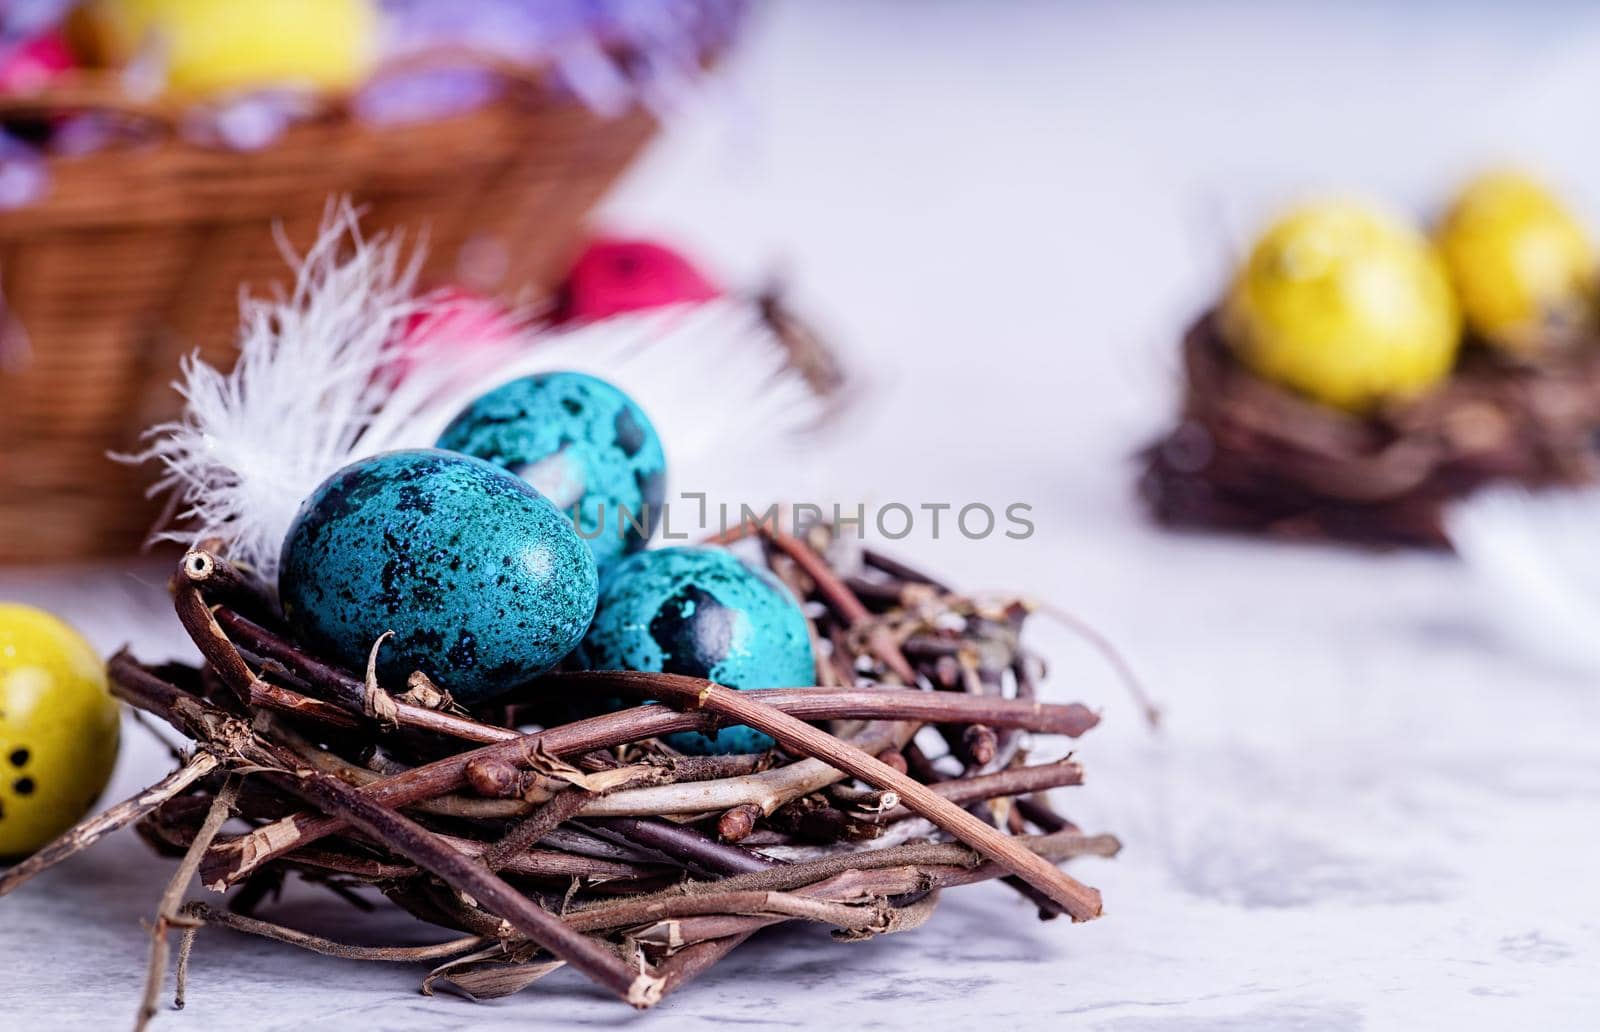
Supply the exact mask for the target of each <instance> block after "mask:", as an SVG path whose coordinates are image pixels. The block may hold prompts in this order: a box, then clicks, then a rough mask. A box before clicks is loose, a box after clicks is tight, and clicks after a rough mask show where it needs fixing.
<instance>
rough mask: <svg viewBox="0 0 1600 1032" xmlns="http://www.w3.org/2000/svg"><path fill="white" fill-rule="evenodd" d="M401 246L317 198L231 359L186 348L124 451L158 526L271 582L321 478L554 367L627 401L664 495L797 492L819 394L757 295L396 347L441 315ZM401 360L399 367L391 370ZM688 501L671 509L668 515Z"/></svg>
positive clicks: (414, 438) (425, 437) (759, 502)
mask: <svg viewBox="0 0 1600 1032" xmlns="http://www.w3.org/2000/svg"><path fill="white" fill-rule="evenodd" d="M403 251H404V248H403V244H402V241H401V240H400V239H399V238H397V237H386V236H375V237H372V238H364V237H363V236H362V235H361V233H360V230H359V226H358V220H357V215H356V212H355V211H354V210H353V209H352V208H351V207H350V206H349V205H348V204H342V205H338V206H335V207H333V208H331V209H330V213H329V217H328V219H327V220H326V222H325V224H324V226H323V230H322V233H321V235H320V236H319V238H318V240H317V242H316V244H315V245H314V246H313V247H312V248H311V250H310V251H309V252H308V253H307V254H306V255H305V256H304V258H296V257H294V256H293V255H292V254H289V255H288V257H289V260H290V263H291V265H292V266H293V268H294V269H295V272H296V284H295V288H294V291H293V293H292V294H290V295H288V296H286V297H276V298H273V299H268V300H250V299H246V300H245V301H243V302H242V329H241V333H240V339H239V358H238V361H237V363H236V364H235V366H234V368H233V369H232V371H230V372H227V373H223V372H221V371H219V370H217V369H215V368H213V367H211V366H209V365H207V364H206V363H205V362H203V361H201V360H200V359H199V358H198V357H197V356H190V357H189V358H188V359H186V360H185V361H184V363H183V366H182V376H181V379H180V381H179V382H178V383H177V384H175V386H176V388H177V389H178V391H179V392H180V393H181V394H182V395H183V397H184V399H185V402H186V405H185V410H184V413H183V415H182V416H181V417H180V418H179V419H177V420H176V421H173V422H170V423H164V424H161V425H159V426H156V427H153V428H151V429H150V430H149V431H148V432H147V434H146V437H147V440H148V441H149V446H148V447H147V448H146V449H145V450H144V451H143V452H141V453H139V454H137V455H133V456H123V457H121V458H124V459H125V460H126V461H132V462H147V461H153V462H157V463H159V464H160V465H161V466H162V469H163V473H162V475H161V477H160V479H159V480H158V481H157V482H156V484H155V485H154V487H153V488H152V494H162V495H166V496H168V499H169V505H168V512H169V514H170V515H171V524H172V525H170V526H165V527H162V528H158V532H157V534H156V537H158V538H164V539H170V540H178V541H183V542H193V541H199V540H203V539H207V538H217V539H220V540H221V541H222V543H223V547H224V548H225V549H226V551H227V553H228V554H229V555H230V556H231V557H233V558H234V559H235V561H238V562H241V563H245V564H248V565H249V566H251V567H253V568H255V569H256V570H257V571H258V573H259V574H260V575H261V576H262V577H264V578H266V579H268V580H269V581H270V580H272V579H274V578H275V577H276V575H277V565H278V552H279V549H280V547H281V545H282V542H283V538H284V535H285V534H286V533H287V532H288V528H289V524H290V523H291V522H292V521H293V519H294V514H295V512H296V510H297V509H298V507H299V505H300V503H301V501H302V500H303V499H305V498H306V497H307V496H308V495H310V493H311V492H312V491H313V490H314V489H315V488H316V486H317V485H318V484H320V483H321V482H322V481H323V480H324V479H326V478H327V477H328V476H329V475H330V474H332V473H333V472H335V471H336V470H338V469H340V468H341V467H343V466H345V465H348V464H349V463H351V462H353V461H355V460H356V459H359V458H363V457H366V456H369V455H374V454H377V453H379V452H383V451H390V450H393V449H396V448H408V447H430V446H432V444H433V442H434V441H435V440H437V438H438V435H439V433H440V431H441V430H443V428H444V426H445V424H446V423H448V422H449V420H450V419H451V418H452V417H453V416H454V415H455V414H456V413H458V412H459V411H460V410H461V409H462V408H464V407H465V406H466V405H467V404H468V403H469V402H471V401H472V400H473V399H474V398H476V397H477V396H478V395H480V394H482V393H483V392H485V391H487V390H489V389H491V388H492V387H495V386H497V385H498V384H501V383H504V382H506V381H507V380H510V379H513V378H515V377H518V376H523V375H527V374H530V373H536V372H541V371H553V370H573V371H578V372H586V373H590V374H592V375H595V376H599V377H601V378H602V379H605V380H608V381H610V382H612V383H614V384H615V385H617V386H618V387H620V388H621V389H622V390H624V391H626V392H628V393H629V394H631V395H632V396H633V397H634V398H635V399H636V400H637V401H638V402H639V404H640V405H641V406H642V407H643V408H644V410H645V411H646V412H647V413H648V414H649V415H650V418H651V421H652V422H653V423H654V424H655V426H656V429H657V431H658V432H659V433H660V435H661V437H662V440H663V443H664V445H665V447H666V449H667V453H668V469H669V475H670V477H671V482H672V485H673V486H672V487H671V488H670V489H669V490H670V492H672V493H671V494H669V498H668V500H669V502H672V501H674V495H675V494H676V492H679V491H693V492H705V493H706V494H707V495H708V496H709V499H710V502H711V504H712V505H713V506H715V505H716V503H717V501H719V500H723V501H729V502H731V503H732V504H733V511H734V513H735V514H737V512H738V504H739V503H740V502H748V503H749V504H751V505H752V506H758V507H759V506H764V505H765V504H766V503H767V502H768V501H769V500H770V499H771V498H773V497H778V493H779V492H780V491H782V489H783V488H784V487H785V486H787V487H788V488H789V490H790V491H793V490H794V489H795V487H796V480H795V478H794V475H795V469H796V467H797V466H798V464H800V463H801V461H802V460H801V458H800V454H801V452H800V449H799V447H798V441H799V438H800V436H801V435H802V434H804V433H805V432H806V431H807V429H808V428H810V427H812V426H814V425H815V424H816V422H817V421H818V419H819V417H820V416H821V414H822V412H823V409H824V405H823V402H822V401H821V400H820V399H819V398H817V397H816V396H815V395H814V394H813V393H812V392H811V391H810V389H809V388H808V387H807V386H806V384H805V382H804V380H803V378H802V377H800V375H799V374H798V373H795V372H794V371H793V370H791V369H790V368H789V366H788V365H787V362H786V359H785V356H784V353H783V351H782V349H781V347H780V346H779V345H778V343H777V342H776V341H773V340H771V339H765V338H770V333H769V332H768V331H767V330H766V329H765V327H764V324H762V323H761V321H760V319H759V316H758V313H757V312H756V310H755V308H754V306H752V305H750V304H748V303H745V302H739V301H725V302H715V303H711V304H707V305H701V306H696V307H692V308H674V309H662V310H658V311H655V312H649V313H644V314H640V315H633V316H625V317H619V318H615V319H609V320H605V321H603V322H599V323H594V324H590V325H587V326H582V327H578V328H576V329H571V330H565V331H561V332H544V333H540V334H538V335H537V336H535V335H533V334H532V333H529V332H525V331H521V332H513V333H508V334H506V335H505V337H504V339H501V340H492V341H481V340H480V341H459V340H450V339H446V338H445V336H443V335H440V334H433V335H429V334H426V333H424V334H422V336H424V337H428V338H429V339H428V342H427V344H426V345H425V346H424V347H422V348H421V349H420V350H418V349H417V348H416V347H415V346H414V345H411V346H407V347H406V348H405V350H404V352H402V351H401V350H400V348H401V346H402V345H401V341H402V339H403V337H404V334H402V332H401V329H402V327H403V326H404V325H405V323H406V321H407V320H410V319H413V318H415V317H417V314H418V313H419V312H420V313H422V316H421V317H422V318H423V319H424V320H427V319H428V318H429V317H430V313H432V312H436V311H438V310H437V309H435V308H430V302H429V300H428V299H421V300H418V299H415V298H414V296H413V289H414V285H415V280H416V273H417V268H418V257H419V255H418V254H417V253H415V252H414V253H413V254H412V256H411V258H410V259H409V260H406V259H404V258H403ZM286 253H287V252H286ZM424 324H425V325H426V322H425V323H424ZM439 325H445V326H447V325H449V321H448V320H446V319H443V318H441V319H440V321H439ZM402 356H403V361H400V362H397V359H401V358H402ZM398 367H404V368H406V369H408V372H407V373H406V374H405V375H404V376H403V377H396V376H395V375H393V370H394V369H395V368H398ZM690 507H691V509H697V506H694V505H691V506H690ZM694 515H698V513H697V512H691V513H685V514H682V516H680V515H677V514H675V516H674V527H675V528H677V527H683V526H684V524H685V522H686V521H685V519H684V518H683V517H684V516H694Z"/></svg>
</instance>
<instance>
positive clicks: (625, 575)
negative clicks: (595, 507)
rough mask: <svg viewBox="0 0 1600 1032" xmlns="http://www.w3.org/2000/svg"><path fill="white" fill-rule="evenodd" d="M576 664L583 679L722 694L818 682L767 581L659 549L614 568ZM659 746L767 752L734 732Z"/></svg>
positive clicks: (690, 552)
mask: <svg viewBox="0 0 1600 1032" xmlns="http://www.w3.org/2000/svg"><path fill="white" fill-rule="evenodd" d="M576 655H577V659H578V661H579V662H580V663H581V664H583V665H584V666H585V667H587V668H589V669H591V670H645V671H658V672H665V673H670V674H686V675H688V676H691V677H704V678H707V679H709V680H712V681H715V682H717V683H718V684H722V685H726V686H727V687H729V688H796V687H804V686H806V685H810V684H814V683H815V678H816V665H815V663H814V661H813V659H812V653H811V637H810V634H809V633H808V632H807V628H806V620H805V614H804V613H802V612H801V611H800V606H799V603H797V602H796V601H795V599H794V597H793V596H792V595H790V594H789V592H788V590H787V589H786V588H784V586H783V585H782V584H781V583H779V582H778V581H777V579H776V578H774V577H773V576H772V575H771V574H770V573H768V572H766V571H764V570H758V569H755V568H752V567H750V566H747V565H745V564H744V563H743V562H741V561H740V560H739V558H738V557H737V556H735V555H734V554H733V553H731V552H728V551H725V550H723V549H719V548H661V549H656V550H654V551H649V552H641V553H639V554H637V555H633V556H630V557H628V558H627V559H624V560H623V561H621V562H620V563H618V564H617V565H616V566H614V567H612V568H611V569H610V570H608V571H607V572H606V576H605V579H604V583H603V584H602V585H601V591H600V602H599V604H598V605H597V606H596V609H595V618H594V622H593V624H592V625H591V626H590V628H589V633H588V635H587V636H586V637H585V638H584V640H583V644H582V645H581V646H580V647H579V649H578V652H577V654H576ZM666 740H667V742H668V743H669V744H671V745H672V746H673V747H674V748H677V749H679V750H682V751H683V752H690V753H748V752H760V751H762V750H764V749H770V748H772V746H773V741H772V739H771V738H770V737H768V736H767V735H765V734H763V733H761V732H759V731H756V730H755V729H753V728H750V727H746V726H744V725H742V724H741V725H736V726H733V727H728V728H723V729H721V730H719V731H718V732H717V734H716V737H715V738H711V737H708V736H706V735H703V734H700V733H699V732H684V733H681V734H674V735H669V736H667V739H666Z"/></svg>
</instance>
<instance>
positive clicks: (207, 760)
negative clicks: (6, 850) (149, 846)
mask: <svg viewBox="0 0 1600 1032" xmlns="http://www.w3.org/2000/svg"><path fill="white" fill-rule="evenodd" d="M218 765H219V761H218V760H217V758H216V757H215V756H213V755H212V754H210V753H207V752H200V753H196V754H195V755H194V756H193V757H192V758H191V759H190V760H189V762H187V763H185V764H184V765H183V766H181V767H179V768H178V769H177V770H175V771H173V772H172V773H171V774H168V775H167V776H166V777H164V778H162V779H161V780H160V781H158V782H156V783H155V784H153V785H151V786H150V787H149V788H147V789H145V790H144V791H142V792H140V793H138V794H137V795H135V796H133V797H132V798H130V799H125V800H123V801H122V802H120V803H118V804H117V805H116V806H113V807H111V808H110V809H108V810H106V811H105V812H103V813H99V814H94V815H92V816H90V817H88V818H85V819H84V820H83V821H81V822H79V823H78V824H75V825H73V826H72V827H71V828H68V829H67V830H66V831H65V832H63V833H62V834H61V835H60V836H59V837H57V838H56V839H55V840H54V841H53V842H51V843H50V844H49V845H47V846H45V847H44V848H43V849H40V850H39V851H38V852H37V853H34V854H33V855H32V856H30V857H28V858H27V859H26V860H24V861H22V862H21V863H19V864H17V865H16V866H15V867H13V868H11V869H10V870H9V871H7V872H5V874H3V875H0V896H4V895H6V894H7V893H9V892H11V891H12V890H14V889H16V888H17V887H18V886H20V885H21V884H22V883H23V882H26V881H28V880H29V879H30V878H33V877H34V876H35V875H37V874H39V873H41V872H43V871H46V870H48V869H49V868H51V867H54V866H55V865H56V864H58V863H60V862H61V861H63V860H65V859H67V858H68V857H70V856H73V855H75V854H77V853H80V852H82V851H83V850H85V849H88V848H89V847H90V846H92V845H94V844H95V843H96V842H98V841H100V840H101V839H102V838H104V837H105V836H107V835H109V834H111V833H112V832H113V831H116V830H117V829H119V828H125V827H127V826H128V825H130V824H132V823H133V822H135V821H137V820H139V819H140V818H142V817H143V816H144V815H145V814H147V813H149V812H150V811H152V810H154V809H155V808H156V807H158V806H160V805H161V804H162V803H164V802H166V801H167V800H168V799H171V798H172V797H173V796H176V795H178V794H179V793H181V792H183V791H184V790H185V789H187V788H188V787H189V786H190V785H192V784H194V783H195V782H196V781H199V780H200V779H201V778H203V777H205V776H206V775H207V774H210V773H211V772H212V771H214V770H216V769H217V766H218Z"/></svg>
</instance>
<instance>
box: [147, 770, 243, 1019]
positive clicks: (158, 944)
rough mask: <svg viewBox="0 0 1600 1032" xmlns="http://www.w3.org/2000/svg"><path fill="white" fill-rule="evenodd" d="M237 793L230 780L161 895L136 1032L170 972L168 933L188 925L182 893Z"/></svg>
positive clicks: (151, 1010)
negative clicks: (182, 910) (182, 908)
mask: <svg viewBox="0 0 1600 1032" xmlns="http://www.w3.org/2000/svg"><path fill="white" fill-rule="evenodd" d="M238 794H239V779H238V778H237V777H233V778H229V779H228V783H227V784H226V785H224V786H223V787H222V791H220V792H218V793H217V797H216V799H214V800H213V801H212V803H211V809H210V810H209V811H208V812H207V813H206V819H205V822H204V823H203V824H201V826H200V833H199V834H197V835H196V836H195V837H194V841H193V842H192V843H190V844H189V850H188V852H186V853H185V854H184V855H183V860H182V861H181V862H180V863H179V864H178V869H177V870H176V871H174V872H173V875H172V880H171V881H169V882H168V883H167V888H166V891H165V892H163V893H162V894H161V902H160V904H159V905H158V906H157V907H156V917H155V921H154V922H153V923H152V924H151V926H150V964H149V968H148V970H147V971H146V973H145V981H144V998H143V999H142V1000H141V1001H140V1003H139V1014H138V1017H137V1018H136V1019H135V1021H134V1025H133V1027H134V1032H144V1029H145V1028H147V1027H149V1025H150V1019H151V1018H153V1017H155V1015H156V1006H157V1000H158V999H159V998H160V996H161V984H162V982H163V981H165V978H166V972H167V954H168V949H169V947H168V944H167V932H168V931H169V930H170V929H172V928H183V927H184V926H185V924H186V923H187V922H186V919H185V918H184V916H183V915H182V913H181V912H180V911H179V905H180V904H181V903H182V902H183V894H184V892H185V891H187V890H188V888H189V883H190V882H191V881H193V880H194V876H195V871H196V870H197V869H198V868H199V866H200V856H201V854H202V853H204V852H205V850H206V847H208V846H210V845H211V840H212V839H213V838H215V837H216V834H217V832H218V831H219V830H221V828H222V825H223V822H224V821H226V820H227V819H228V814H229V811H230V810H231V808H232V806H233V801H234V799H235V798H236V797H237V796H238Z"/></svg>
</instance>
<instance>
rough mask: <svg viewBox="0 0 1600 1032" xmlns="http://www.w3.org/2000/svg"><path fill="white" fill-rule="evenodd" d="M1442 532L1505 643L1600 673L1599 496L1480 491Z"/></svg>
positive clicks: (1452, 514)
mask: <svg viewBox="0 0 1600 1032" xmlns="http://www.w3.org/2000/svg"><path fill="white" fill-rule="evenodd" d="M1446 526H1447V530H1448V533H1449V535H1450V540H1451V542H1452V543H1453V544H1454V545H1455V548H1456V551H1457V552H1458V553H1459V554H1460V555H1461V557H1462V559H1463V560H1465V561H1466V563H1467V565H1468V566H1469V567H1470V568H1471V569H1472V571H1473V572H1474V574H1475V575H1476V576H1477V578H1478V579H1479V580H1480V581H1481V582H1482V584H1483V586H1484V588H1485V592H1484V595H1485V602H1486V603H1487V605H1488V606H1489V611H1490V612H1493V613H1494V614H1495V615H1496V617H1497V619H1498V620H1499V622H1500V623H1501V625H1502V626H1503V627H1504V628H1505V630H1506V631H1507V632H1508V634H1509V636H1510V637H1511V638H1512V640H1514V641H1516V642H1518V643H1520V644H1522V645H1523V646H1525V647H1527V648H1529V649H1531V650H1534V651H1535V652H1537V653H1538V654H1540V655H1542V656H1544V657H1545V658H1546V659H1548V660H1550V661H1552V662H1556V663H1559V664H1562V665H1565V666H1570V667H1576V668H1579V669H1583V670H1587V671H1600V491H1592V490H1591V491H1546V492H1540V493H1538V494H1530V493H1528V492H1526V491H1521V490H1516V489H1509V488H1507V489H1497V490H1491V491H1484V492H1481V493H1479V494H1477V495H1475V496H1473V497H1472V498H1469V499H1467V500H1465V501H1462V502H1460V503H1457V504H1456V505H1455V506H1453V507H1452V508H1451V509H1450V511H1449V513H1448V514H1447V517H1446Z"/></svg>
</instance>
